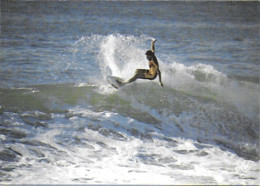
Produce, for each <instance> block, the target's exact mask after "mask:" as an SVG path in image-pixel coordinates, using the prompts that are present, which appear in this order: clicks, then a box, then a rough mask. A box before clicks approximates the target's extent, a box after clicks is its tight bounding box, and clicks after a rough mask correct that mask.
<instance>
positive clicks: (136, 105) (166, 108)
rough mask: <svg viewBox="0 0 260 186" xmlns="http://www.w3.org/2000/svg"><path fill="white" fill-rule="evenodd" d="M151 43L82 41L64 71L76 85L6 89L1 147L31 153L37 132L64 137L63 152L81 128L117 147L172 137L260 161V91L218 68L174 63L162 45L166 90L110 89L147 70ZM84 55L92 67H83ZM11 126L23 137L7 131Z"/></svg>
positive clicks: (154, 85) (114, 37)
mask: <svg viewBox="0 0 260 186" xmlns="http://www.w3.org/2000/svg"><path fill="white" fill-rule="evenodd" d="M151 39H152V38H151V37H149V36H140V37H136V36H132V35H130V36H125V35H120V34H111V35H108V36H102V35H93V36H89V37H82V38H79V39H78V40H77V42H76V43H75V44H74V45H73V46H72V47H71V48H70V51H71V52H72V53H71V54H68V55H71V56H70V57H64V58H63V61H62V63H63V64H66V65H63V66H61V67H60V69H61V71H64V72H72V71H76V72H78V73H79V74H74V76H73V78H72V79H73V80H75V81H74V82H73V83H70V82H66V81H65V82H63V83H58V84H57V83H53V84H38V85H37V84H36V85H29V86H25V87H20V88H1V89H0V95H1V96H0V103H1V105H0V106H1V107H0V108H1V109H0V111H1V112H0V116H1V117H2V118H3V120H2V121H3V122H2V124H1V131H0V134H1V140H2V141H5V139H4V137H3V136H9V137H10V138H13V139H14V140H21V143H23V144H24V143H26V144H25V145H28V144H29V145H30V146H32V145H31V143H33V141H31V142H30V140H31V138H30V135H31V134H30V133H31V132H30V131H28V130H30V129H29V128H30V127H32V128H33V129H32V130H34V129H36V128H43V131H45V130H48V129H49V130H54V129H55V130H57V131H59V132H57V131H56V132H57V133H59V134H60V135H59V137H57V138H58V140H60V141H61V143H62V144H64V142H63V139H64V138H66V135H65V134H63V133H64V132H65V131H63V127H66V126H67V125H69V126H74V125H75V127H74V128H75V130H81V129H82V128H87V129H84V130H91V131H97V132H98V133H100V134H102V136H105V137H106V138H108V139H111V138H112V139H115V140H118V141H125V140H127V139H128V138H129V136H130V138H138V139H141V140H143V141H149V142H151V143H152V142H153V141H155V140H156V139H160V140H167V139H169V138H173V137H174V138H181V139H187V140H193V141H195V142H196V143H200V144H214V145H217V146H220V147H222V148H225V149H229V150H231V151H234V152H235V153H236V154H238V155H239V156H242V157H244V158H246V159H250V160H255V161H257V160H259V115H258V114H259V113H258V112H259V102H258V101H256V100H259V99H258V98H259V95H258V92H259V85H258V84H253V83H248V82H239V81H236V80H234V79H230V78H229V77H228V76H227V75H225V74H223V73H222V72H220V71H218V70H217V69H215V68H214V67H213V66H212V65H208V64H202V63H198V64H193V65H190V66H187V65H184V64H182V63H180V62H177V61H174V60H172V59H171V58H169V57H168V56H167V55H166V54H165V53H163V52H161V51H160V47H159V42H158V44H157V43H156V44H157V45H158V49H157V48H156V49H157V51H158V52H157V53H156V55H157V57H158V60H159V63H160V68H161V71H162V78H163V82H164V85H165V86H164V87H163V88H162V87H160V86H159V85H158V80H157V79H156V80H154V81H146V80H137V81H136V82H135V83H133V84H130V85H127V86H125V87H124V88H122V89H120V90H115V89H114V88H113V87H111V86H110V85H109V84H108V83H107V81H106V76H107V75H113V76H120V77H122V78H125V79H127V78H129V77H131V76H132V75H133V73H134V71H135V69H136V68H147V66H148V65H147V60H146V59H145V55H144V53H145V51H146V50H147V49H149V46H150V41H151ZM147 46H148V48H147ZM161 53H163V54H162V55H161ZM85 55H87V56H88V57H87V59H86V60H83V59H81V58H83V57H82V56H85ZM170 56H171V55H170ZM82 60H83V61H82ZM57 66H58V65H57ZM10 121H11V122H10ZM12 123H14V125H17V126H15V127H14V129H17V128H19V129H21V130H20V131H21V132H17V131H18V130H12V129H7V127H8V126H12V125H13V124H12ZM18 124H19V125H18ZM61 125H62V127H61ZM28 126H30V127H28ZM49 130H48V131H49ZM60 130H62V131H60ZM73 130H74V129H73ZM43 133H44V132H43ZM50 133H52V132H50ZM72 133H73V132H72ZM55 134H56V133H55ZM38 135H39V136H41V134H40V133H39V134H38ZM53 135H54V134H53ZM39 138H40V137H39ZM60 138H61V139H60ZM93 138H94V136H93ZM75 140H76V139H75ZM28 141H29V142H28ZM19 143H20V142H19ZM45 143H46V144H50V143H48V141H47V142H46V141H45ZM53 143H54V142H51V144H52V146H57V144H56V143H54V144H53ZM75 143H76V142H75ZM64 145H67V144H64ZM9 150H10V149H9ZM8 152H9V151H8ZM12 153H13V152H12ZM14 153H15V152H14ZM19 153H20V152H19ZM16 154H17V153H16ZM38 154H39V153H38ZM15 156H16V155H15ZM17 156H18V155H17ZM39 156H40V155H39Z"/></svg>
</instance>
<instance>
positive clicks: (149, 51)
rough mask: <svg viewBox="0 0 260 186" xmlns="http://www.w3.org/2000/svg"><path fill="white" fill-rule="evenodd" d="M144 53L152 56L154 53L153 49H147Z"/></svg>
mask: <svg viewBox="0 0 260 186" xmlns="http://www.w3.org/2000/svg"><path fill="white" fill-rule="evenodd" d="M145 55H147V56H154V53H153V51H151V50H147V51H146V52H145Z"/></svg>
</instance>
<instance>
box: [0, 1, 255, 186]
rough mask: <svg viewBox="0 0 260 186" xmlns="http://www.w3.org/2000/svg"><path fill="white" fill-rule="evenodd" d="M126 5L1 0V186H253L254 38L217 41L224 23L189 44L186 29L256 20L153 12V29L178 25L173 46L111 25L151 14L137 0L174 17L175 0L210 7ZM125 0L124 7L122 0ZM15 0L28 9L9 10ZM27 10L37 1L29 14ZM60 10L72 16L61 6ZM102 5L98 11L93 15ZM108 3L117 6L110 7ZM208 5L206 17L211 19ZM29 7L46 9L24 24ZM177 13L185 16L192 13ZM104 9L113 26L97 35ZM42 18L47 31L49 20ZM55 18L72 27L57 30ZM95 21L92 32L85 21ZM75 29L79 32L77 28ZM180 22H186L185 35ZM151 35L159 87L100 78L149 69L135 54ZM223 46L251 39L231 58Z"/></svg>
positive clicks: (148, 42)
mask: <svg viewBox="0 0 260 186" xmlns="http://www.w3.org/2000/svg"><path fill="white" fill-rule="evenodd" d="M136 3H138V2H114V3H113V6H110V8H111V7H114V8H115V10H114V12H113V11H111V10H110V8H107V5H108V4H109V2H99V4H98V5H97V4H95V3H91V2H81V3H79V4H76V3H75V2H74V3H73V2H66V3H61V2H59V3H58V2H38V3H37V2H29V3H27V4H26V3H25V2H23V3H20V4H19V3H13V4H11V5H12V6H10V4H8V3H7V4H3V6H2V7H4V8H3V13H2V14H3V16H2V23H1V25H2V27H3V32H2V34H1V63H0V65H1V68H0V78H1V84H0V141H1V144H0V165H1V166H0V183H1V184H43V183H44V184H154V185H155V184H166V185H167V184H171V185H172V184H211V185H215V184H245V185H248V184H250V185H252V184H259V182H260V178H259V171H260V168H259V158H260V156H259V119H260V115H259V105H260V103H259V100H260V95H259V92H260V87H259V77H258V75H259V74H258V73H259V69H257V67H259V63H258V62H259V61H258V59H259V55H258V52H257V51H258V50H257V49H258V48H259V37H258V38H257V40H256V41H255V40H253V39H252V38H253V37H252V38H251V37H250V36H247V37H248V38H246V39H241V38H243V37H246V36H244V34H243V33H244V32H242V31H241V32H236V33H237V34H238V35H239V37H240V39H237V38H235V39H234V40H232V41H229V42H228V41H223V40H221V41H218V40H217V39H216V37H220V38H222V37H223V36H225V37H227V35H228V37H231V36H230V35H232V33H231V34H229V33H228V32H224V31H223V32H222V34H224V35H221V36H216V37H215V38H214V39H212V40H210V41H209V42H208V43H207V44H206V43H204V42H201V41H199V42H198V41H197V40H193V41H191V43H189V44H187V45H186V44H185V42H187V40H188V38H186V39H185V37H184V36H186V37H188V36H191V35H192V34H197V31H196V29H199V30H200V29H201V28H204V29H207V30H208V31H209V30H210V29H213V30H217V29H220V28H219V27H221V29H223V30H225V29H226V28H227V27H228V28H227V29H231V30H233V29H235V30H236V31H237V30H239V29H240V28H242V29H246V30H247V29H248V30H250V29H255V28H258V27H259V24H258V26H254V25H253V24H250V25H247V24H248V23H244V22H242V23H241V22H239V23H237V22H236V21H235V20H233V19H234V18H233V17H232V16H231V17H232V20H231V22H232V21H234V22H235V23H233V22H232V23H233V24H230V25H229V26H225V24H224V23H222V22H221V23H219V24H216V26H215V27H213V28H212V23H211V22H210V21H212V20H208V22H206V23H203V22H199V23H194V24H190V23H189V20H182V21H181V20H178V21H177V22H172V20H173V17H171V16H170V17H169V20H168V18H167V17H164V16H162V17H160V18H161V19H159V20H155V21H157V22H156V23H157V25H159V26H158V27H162V28H165V29H166V31H165V35H167V37H168V36H169V34H171V32H172V28H175V30H178V28H182V30H184V31H183V33H179V32H174V34H175V36H176V38H177V39H179V38H180V37H182V40H180V41H179V43H176V42H177V41H173V40H172V39H171V37H170V38H169V39H168V40H166V38H167V37H166V38H164V37H163V34H159V33H160V32H161V30H160V31H159V30H156V29H155V31H154V33H140V32H141V31H140V30H141V28H139V27H138V26H136V27H135V31H134V33H127V32H126V30H125V26H124V25H120V24H123V21H122V20H124V19H126V17H129V16H128V14H131V15H132V13H133V12H135V13H136V14H135V16H136V17H132V18H131V19H134V21H137V20H139V19H142V20H144V21H146V22H149V20H147V17H146V16H145V15H146V14H144V15H139V14H138V9H137V7H141V9H142V10H143V11H144V12H146V11H148V12H149V10H150V9H149V7H148V8H147V7H146V5H149V6H150V8H151V7H153V6H157V8H158V11H160V10H161V8H166V9H165V10H164V11H166V12H167V13H170V12H171V11H172V10H174V11H175V15H176V16H177V13H178V10H177V9H179V8H178V7H186V6H187V5H188V7H189V8H190V9H192V8H194V9H195V10H196V11H197V9H201V8H202V9H203V7H204V8H205V9H207V8H208V7H211V6H216V7H219V6H220V4H218V3H216V2H213V3H212V4H209V2H208V3H206V5H205V4H203V3H201V4H193V3H186V4H184V2H179V3H176V2H175V4H174V3H173V2H168V3H166V2H165V3H162V4H160V3H157V2H149V3H148V4H145V2H140V3H139V4H138V6H137V4H136ZM234 4H235V5H236V6H237V7H241V6H243V4H242V5H241V4H240V3H237V4H236V3H234ZM43 5H44V6H43ZM72 5H73V6H72ZM126 5H127V6H128V8H129V7H130V8H129V11H130V12H129V11H128V10H127V9H124V8H123V7H124V6H126ZM173 5H174V6H173ZM225 5H226V4H225ZM246 5H247V6H249V7H251V6H253V5H251V4H246ZM257 5H258V7H259V4H257ZM197 6H198V7H197ZM221 6H223V4H222V5H221ZM19 7H23V8H24V7H27V8H28V11H25V12H19V11H18V12H16V13H13V14H11V13H10V12H12V11H13V9H15V8H16V9H17V10H18V8H19ZM29 7H40V9H38V12H37V11H36V12H29V10H30V11H32V10H31V9H29ZM68 7H70V8H71V9H69V10H70V11H71V12H70V13H71V14H72V15H74V17H73V16H72V17H71V16H67V14H66V15H65V14H64V13H62V12H64V9H66V8H68ZM102 7H103V9H102V10H104V11H103V12H102V14H101V13H98V10H100V8H102ZM104 7H106V8H104ZM118 7H120V8H122V10H123V13H122V14H116V12H117V11H116V10H117V8H118ZM173 7H175V8H176V9H175V8H173ZM196 7H197V8H196ZM86 8H89V9H88V10H89V11H92V12H90V13H89V14H88V15H85V14H84V13H85V11H86ZM167 8H168V9H167ZM16 9H15V10H16ZM107 9H109V11H108V10H107ZM7 10H8V11H7ZM51 10H56V11H51ZM66 10H67V9H66ZM72 10H74V11H72ZM75 10H77V13H75V12H76V11H75ZM239 10H240V9H239ZM20 11H22V10H20ZM39 11H40V14H39ZM48 11H50V12H49V13H48ZM196 11H195V13H194V14H195V15H197V14H196ZM211 11H212V10H211ZM211 11H209V12H204V14H206V16H208V17H210V16H209V15H210V12H211ZM223 11H226V12H228V11H227V10H223ZM234 11H237V9H235V10H234ZM199 12H200V13H202V12H203V11H199ZM35 13H37V15H38V14H39V15H44V16H46V18H43V17H41V16H39V17H35V18H34V19H35V21H34V22H27V21H28V19H31V14H35ZM47 14H49V15H48V16H47ZM227 14H228V13H227ZM90 15H91V16H90ZM126 15H127V16H126ZM157 15H161V14H157ZM186 15H187V16H186V17H184V19H187V17H189V16H190V17H191V18H190V19H193V17H194V16H193V15H192V14H191V15H190V14H186ZM27 16H29V18H28V17H27ZM84 16H87V17H88V18H89V19H88V27H87V26H86V27H85V26H80V25H83V24H82V22H77V21H78V20H81V21H83V20H84V21H85V19H83V18H85V17H84ZM107 16H114V17H113V19H110V21H111V23H110V24H112V26H111V25H110V26H111V27H112V28H113V24H116V23H117V24H119V25H120V26H119V27H117V29H115V30H113V29H112V31H111V27H110V26H107V27H109V28H107V27H106V28H104V29H108V30H110V31H109V32H106V33H102V32H104V29H103V30H102V31H100V30H101V29H100V28H99V27H98V26H100V25H101V23H102V24H104V23H107V19H106V17H107ZM116 16H118V17H116ZM124 16H126V17H124ZM24 17H26V18H24ZM195 17H196V16H195ZM90 18H91V19H90ZM153 18H154V17H153ZM200 18H201V19H203V21H204V18H203V16H201V15H200V16H198V17H196V18H194V20H195V21H198V20H197V19H200ZM20 19H22V20H23V21H24V22H25V23H26V24H28V25H29V26H28V25H27V27H26V28H24V27H23V26H22V25H18V26H17V25H16V24H15V23H16V21H15V20H20ZM131 19H130V20H131ZM120 20H121V21H120ZM153 20H154V19H153ZM162 20H164V21H162ZM194 20H193V21H194ZM167 21H169V22H167ZM185 21H186V22H185ZM214 21H216V20H213V22H214ZM225 21H226V19H225ZM68 22H69V23H68ZM100 22H101V23H100ZM187 22H188V23H187ZM25 23H24V24H25ZM40 23H45V28H46V30H45V29H43V28H42V29H43V30H41V31H40V32H35V30H33V29H37V28H39V27H35V28H34V27H33V26H35V25H37V26H39V25H42V24H40ZM149 23H150V22H149ZM26 24H25V25H26ZM49 24H50V25H52V26H54V28H52V29H47V27H46V25H47V26H48V25H49ZM64 24H70V25H71V26H69V25H67V26H68V27H66V28H67V30H65V31H64V33H62V34H60V29H62V28H64ZM92 24H93V25H92ZM129 24H130V26H133V25H135V24H134V23H129ZM10 25H13V27H16V26H17V28H20V29H21V28H22V29H29V31H28V32H30V34H28V33H27V32H26V33H23V31H22V30H21V31H19V30H16V31H12V32H11V31H10V30H12V27H11V26H10ZM94 25H95V29H96V30H95V29H90V28H92V27H94ZM76 26H77V28H80V29H79V30H77V29H76V30H75V28H76ZM142 26H143V27H145V28H146V27H148V26H149V24H148V25H146V24H144V25H142ZM223 27H224V28H223ZM183 28H186V29H183ZM190 28H193V29H195V31H194V32H192V33H186V32H185V30H186V31H187V32H188V31H191V30H192V29H191V30H190ZM9 29H10V30H9ZM88 29H90V30H88ZM139 29H140V30H139ZM82 30H83V31H84V32H81V31H82ZM7 31H9V32H7ZM76 31H77V32H76ZM208 31H207V32H206V33H207V34H209V32H208ZM99 32H100V33H99ZM195 32H196V33H195ZM248 32H249V31H248ZM198 33H199V32H198ZM206 33H202V35H203V34H204V36H205V37H204V39H205V38H207V37H209V36H208V35H207V34H206ZM210 33H211V32H210ZM45 34H47V36H48V37H45ZM159 35H160V36H159ZM177 36H179V37H177ZM209 38H211V37H209ZM153 39H157V42H156V44H155V49H156V56H157V59H158V61H159V65H160V70H161V73H162V82H163V84H164V87H161V86H160V85H159V80H158V78H157V79H155V80H153V81H148V80H137V81H136V82H134V83H132V84H129V85H126V86H124V87H123V88H121V89H119V90H117V89H115V88H113V87H112V86H111V85H110V84H109V83H108V82H107V80H106V77H107V76H118V77H121V78H123V79H125V80H126V79H129V78H130V77H132V76H133V74H134V72H135V70H136V69H147V68H148V62H147V59H146V57H145V55H144V54H145V52H146V50H149V49H150V45H151V41H152V40H153ZM200 39H201V40H202V41H203V39H202V38H200ZM218 39H219V38H218ZM225 39H226V38H224V40H225ZM213 40H214V42H213ZM233 42H234V43H233ZM237 42H239V43H240V45H239V46H237V45H236V44H237ZM21 43H23V47H21ZM252 43H253V44H252ZM175 44H176V45H177V44H178V45H177V46H176V45H175ZM175 47H176V48H175ZM232 47H234V48H233V49H234V50H236V51H237V50H238V48H236V47H240V48H239V51H240V50H241V51H242V52H241V53H243V52H244V51H243V50H242V49H244V48H247V47H248V48H250V47H251V48H250V50H249V49H248V51H247V52H248V55H245V57H243V58H239V59H240V60H241V61H236V60H235V59H237V58H236V57H235V56H234V55H233V54H232V55H231V53H232V52H230V51H231V48H232ZM209 48H210V50H209ZM252 48H253V49H255V51H252ZM245 50H246V49H245ZM187 51H189V53H188V54H185V55H184V53H185V52H187ZM216 51H217V53H218V52H220V53H222V55H220V56H219V55H217V54H216ZM227 51H229V52H227ZM250 52H251V53H250ZM187 55H190V56H189V57H187ZM236 55H239V53H238V54H236ZM232 60H233V61H232ZM249 61H250V62H249Z"/></svg>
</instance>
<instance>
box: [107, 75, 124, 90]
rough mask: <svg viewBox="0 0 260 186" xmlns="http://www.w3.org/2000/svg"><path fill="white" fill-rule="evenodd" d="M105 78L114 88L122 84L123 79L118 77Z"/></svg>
mask: <svg viewBox="0 0 260 186" xmlns="http://www.w3.org/2000/svg"><path fill="white" fill-rule="evenodd" d="M106 79H107V81H108V82H109V83H110V84H111V85H112V86H113V87H114V88H116V89H119V88H120V87H122V86H124V84H122V83H123V82H124V80H123V79H122V78H120V77H116V76H107V78H106Z"/></svg>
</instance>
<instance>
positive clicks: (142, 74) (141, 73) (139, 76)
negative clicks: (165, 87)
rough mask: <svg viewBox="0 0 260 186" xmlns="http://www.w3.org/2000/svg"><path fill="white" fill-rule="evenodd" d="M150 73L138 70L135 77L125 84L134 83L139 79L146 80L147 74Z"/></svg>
mask: <svg viewBox="0 0 260 186" xmlns="http://www.w3.org/2000/svg"><path fill="white" fill-rule="evenodd" d="M147 72H149V70H146V69H136V71H135V75H134V76H133V77H132V78H130V79H129V80H128V81H126V82H124V84H128V83H132V82H134V81H135V80H137V79H146V78H145V73H147Z"/></svg>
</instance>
